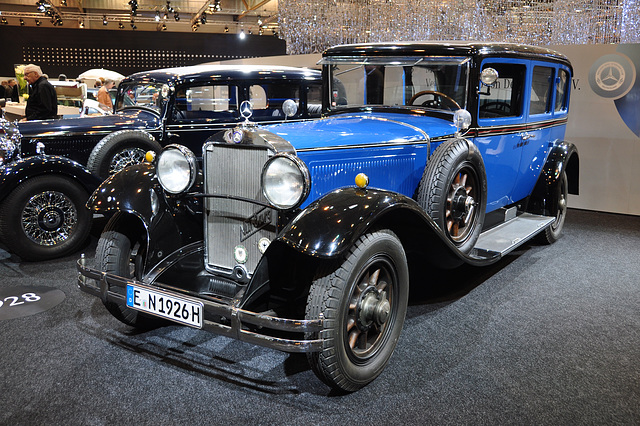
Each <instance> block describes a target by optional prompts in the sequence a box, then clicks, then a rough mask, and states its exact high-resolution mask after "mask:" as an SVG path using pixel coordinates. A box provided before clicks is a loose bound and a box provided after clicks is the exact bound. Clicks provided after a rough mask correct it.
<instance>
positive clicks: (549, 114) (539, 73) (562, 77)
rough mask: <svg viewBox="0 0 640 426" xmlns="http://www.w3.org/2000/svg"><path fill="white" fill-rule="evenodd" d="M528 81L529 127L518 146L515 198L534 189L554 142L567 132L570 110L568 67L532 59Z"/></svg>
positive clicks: (526, 99) (526, 103)
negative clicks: (519, 154) (518, 159)
mask: <svg viewBox="0 0 640 426" xmlns="http://www.w3.org/2000/svg"><path fill="white" fill-rule="evenodd" d="M527 81H528V83H527V85H526V87H527V92H526V93H525V106H526V108H525V110H526V117H527V129H526V131H525V132H524V134H523V137H522V145H521V146H520V148H519V150H520V152H521V157H520V167H519V171H518V177H517V179H516V182H515V185H514V188H513V197H514V198H515V199H516V200H518V199H521V198H524V197H526V196H527V195H529V194H530V193H531V191H532V190H533V187H534V185H535V184H536V182H537V180H538V177H539V176H540V172H541V170H542V167H543V166H544V164H545V161H546V159H547V156H548V155H549V151H550V149H551V146H552V144H553V142H554V141H555V140H557V139H559V138H562V137H563V135H564V130H565V129H564V128H565V127H566V122H567V112H568V103H567V101H568V95H569V86H570V85H569V81H570V77H569V70H568V68H566V67H564V68H563V67H561V66H560V65H559V64H552V63H550V62H542V61H531V63H530V65H529V69H528V75H527Z"/></svg>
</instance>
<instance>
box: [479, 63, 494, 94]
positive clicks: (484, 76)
mask: <svg viewBox="0 0 640 426" xmlns="http://www.w3.org/2000/svg"><path fill="white" fill-rule="evenodd" d="M497 80H498V71H496V69H495V68H491V67H488V68H485V69H483V70H482V72H480V84H481V85H483V86H487V91H486V92H482V91H481V90H478V94H479V95H490V94H491V87H493V85H494V84H496V81H497Z"/></svg>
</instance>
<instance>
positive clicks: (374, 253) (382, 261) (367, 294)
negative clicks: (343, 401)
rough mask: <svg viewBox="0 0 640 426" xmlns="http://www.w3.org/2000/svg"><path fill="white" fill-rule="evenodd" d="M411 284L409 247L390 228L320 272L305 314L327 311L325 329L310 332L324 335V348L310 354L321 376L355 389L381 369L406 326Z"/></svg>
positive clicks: (365, 239)
mask: <svg viewBox="0 0 640 426" xmlns="http://www.w3.org/2000/svg"><path fill="white" fill-rule="evenodd" d="M376 271H377V273H376ZM408 287H409V269H408V266H407V260H406V256H405V252H404V249H403V247H402V244H401V243H400V241H399V240H398V237H396V235H395V234H393V233H392V232H391V231H388V230H380V231H376V232H372V233H369V234H365V235H363V236H362V237H360V239H359V240H358V242H357V243H356V244H355V245H354V246H353V247H352V248H351V250H350V251H349V253H348V255H347V257H346V258H345V260H344V261H343V262H342V263H341V264H340V265H338V266H337V267H336V268H335V269H332V270H329V271H325V273H320V274H319V275H318V277H317V278H316V279H315V280H314V281H313V283H312V285H311V288H310V291H309V297H308V300H307V308H306V318H307V319H317V318H319V317H320V314H322V315H323V316H324V329H323V330H322V331H321V332H320V333H319V334H317V333H316V334H308V335H307V337H308V338H318V335H319V336H322V337H323V341H324V346H323V348H322V351H320V352H312V353H308V354H307V359H308V361H309V364H310V366H311V369H312V370H313V372H314V373H315V374H316V375H317V376H318V377H319V378H320V380H322V381H323V382H324V383H326V384H327V385H329V386H331V387H332V388H334V389H338V390H341V391H346V392H352V391H355V390H358V389H360V388H361V387H363V386H365V385H367V384H368V383H370V382H371V381H372V380H374V379H375V378H376V377H378V375H380V373H382V371H383V370H384V368H385V366H386V365H387V363H388V361H389V358H390V357H391V354H392V353H393V351H394V349H395V347H396V343H397V341H398V337H399V336H400V332H401V331H402V325H403V323H404V318H405V314H406V312H407V300H408V294H409V288H408Z"/></svg>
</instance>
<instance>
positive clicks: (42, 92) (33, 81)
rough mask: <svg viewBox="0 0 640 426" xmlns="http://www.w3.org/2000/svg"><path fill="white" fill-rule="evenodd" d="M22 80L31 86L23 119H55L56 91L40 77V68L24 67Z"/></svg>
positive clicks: (56, 114)
mask: <svg viewBox="0 0 640 426" xmlns="http://www.w3.org/2000/svg"><path fill="white" fill-rule="evenodd" d="M24 78H25V80H27V82H28V83H29V85H31V90H30V91H29V98H28V99H27V107H26V109H25V118H26V119H27V120H47V119H50V118H57V116H58V96H57V95H56V89H54V88H53V86H52V85H51V83H49V81H48V80H47V79H46V78H44V77H43V76H42V70H41V69H40V67H39V66H37V65H33V64H29V65H27V66H26V67H24Z"/></svg>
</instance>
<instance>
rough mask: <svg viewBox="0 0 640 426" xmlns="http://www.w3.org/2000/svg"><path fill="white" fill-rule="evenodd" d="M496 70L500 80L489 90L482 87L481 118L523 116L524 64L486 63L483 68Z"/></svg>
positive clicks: (480, 98)
mask: <svg viewBox="0 0 640 426" xmlns="http://www.w3.org/2000/svg"><path fill="white" fill-rule="evenodd" d="M488 67H491V68H494V69H495V70H496V71H498V79H497V80H496V82H495V84H494V85H493V87H491V88H489V89H488V90H487V88H486V87H481V88H480V89H482V90H481V92H483V93H480V95H479V99H478V104H479V114H478V117H479V118H500V117H519V116H520V115H522V102H523V101H522V93H523V90H522V89H523V87H524V81H525V72H526V67H525V66H524V65H522V64H509V63H507V64H496V63H486V64H484V66H483V68H488Z"/></svg>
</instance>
